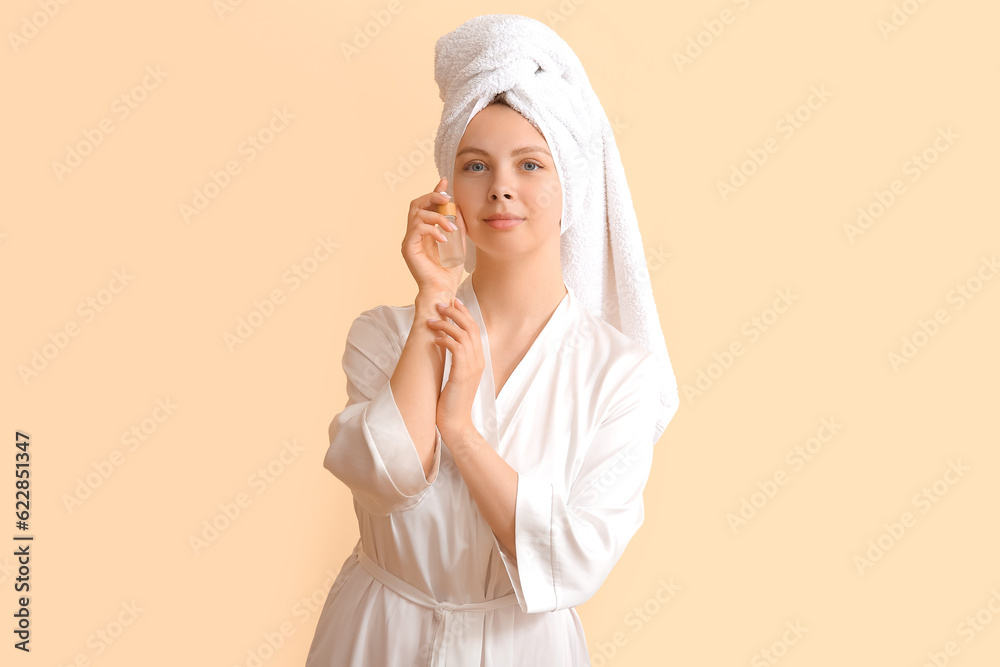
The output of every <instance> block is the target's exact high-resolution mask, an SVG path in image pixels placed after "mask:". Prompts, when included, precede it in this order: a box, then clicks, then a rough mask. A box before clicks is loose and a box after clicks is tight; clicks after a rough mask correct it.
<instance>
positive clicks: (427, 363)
mask: <svg viewBox="0 0 1000 667" xmlns="http://www.w3.org/2000/svg"><path fill="white" fill-rule="evenodd" d="M451 296H452V295H450V294H449V293H447V292H440V293H425V292H420V293H418V294H417V297H416V299H415V300H414V315H413V325H412V327H411V328H410V333H409V335H408V336H407V339H406V343H405V344H404V345H403V351H402V353H401V354H400V357H399V360H398V361H397V362H396V368H395V370H394V371H393V373H392V377H391V378H389V385H390V387H391V389H392V395H393V398H395V399H396V405H397V407H398V408H399V414H400V415H401V416H402V417H403V422H404V423H405V424H406V430H407V432H408V433H409V434H410V438H411V439H412V440H413V444H414V445H415V446H416V449H417V455H418V456H419V458H420V463H421V465H423V468H424V474H425V475H428V474H429V472H430V469H431V467H432V465H433V463H434V456H433V454H434V444H435V442H436V440H437V431H436V428H437V426H436V422H437V400H438V395H439V394H440V393H441V381H442V379H443V375H444V354H443V353H444V350H442V349H440V348H438V346H437V345H435V344H434V337H435V336H436V335H437V332H435V331H434V330H433V329H430V328H429V327H428V326H427V320H428V318H437V319H440V318H441V314H440V313H439V312H438V310H437V308H436V307H435V305H434V304H435V302H438V301H441V302H445V303H450V302H451Z"/></svg>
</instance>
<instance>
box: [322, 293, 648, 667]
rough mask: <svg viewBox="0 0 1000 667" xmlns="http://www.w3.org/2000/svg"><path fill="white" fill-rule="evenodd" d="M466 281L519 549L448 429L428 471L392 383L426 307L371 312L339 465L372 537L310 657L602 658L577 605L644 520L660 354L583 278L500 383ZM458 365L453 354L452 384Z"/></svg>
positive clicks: (351, 564)
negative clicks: (590, 299)
mask: <svg viewBox="0 0 1000 667" xmlns="http://www.w3.org/2000/svg"><path fill="white" fill-rule="evenodd" d="M457 293H458V297H459V298H460V299H462V301H463V302H464V303H465V304H466V306H467V307H468V309H469V311H470V312H471V314H472V316H473V318H474V319H475V321H476V324H477V325H478V326H479V329H480V334H481V338H482V346H483V353H484V357H485V370H484V371H483V376H482V380H481V383H480V386H479V388H478V390H477V394H476V397H475V400H474V403H473V407H472V421H473V424H474V426H475V427H476V429H477V430H478V431H479V432H480V433H481V434H482V435H483V437H484V438H485V439H486V441H487V442H488V443H489V444H490V446H492V447H493V448H494V449H495V450H496V451H497V452H498V453H499V454H500V456H501V457H502V458H503V459H504V460H505V461H506V462H507V463H508V464H509V465H510V466H511V467H512V468H513V469H514V470H515V471H517V473H518V485H517V496H516V505H515V544H516V547H515V551H516V554H517V558H516V560H515V559H514V558H512V557H511V554H510V553H509V552H508V551H507V550H506V548H504V547H503V546H501V544H500V542H499V540H497V538H496V536H495V535H494V533H493V531H492V529H491V528H490V526H489V524H488V523H486V520H485V519H484V518H483V517H482V515H481V514H480V513H479V511H478V507H477V505H476V502H475V500H474V499H473V498H472V495H471V494H470V492H469V489H468V486H467V485H466V483H465V480H464V478H463V477H462V475H461V473H460V472H459V470H458V468H457V467H456V464H455V462H454V459H453V458H452V456H451V453H450V451H449V450H448V448H447V446H446V445H445V444H444V442H443V441H442V439H441V435H440V433H438V438H437V443H436V448H435V463H434V467H433V468H432V470H431V472H430V475H429V476H425V474H424V470H423V467H422V465H421V463H420V460H419V457H418V456H417V452H416V448H415V446H414V443H413V441H412V439H411V438H410V436H409V434H408V431H407V430H406V425H405V423H404V422H403V418H402V416H401V415H400V413H399V408H398V406H397V404H396V402H395V399H394V398H393V394H392V389H391V385H390V383H389V378H390V377H391V375H392V372H393V370H394V368H395V366H396V363H397V361H398V359H399V356H400V354H401V353H402V349H403V346H404V345H405V343H406V339H407V336H408V334H409V331H410V328H411V326H412V323H413V317H414V306H413V305H409V306H405V307H400V306H379V307H377V308H373V309H371V310H367V311H365V312H364V313H362V314H361V315H360V316H359V317H358V318H356V319H355V321H354V322H353V324H352V325H351V328H350V331H349V333H348V338H347V346H346V350H345V352H344V357H343V368H344V372H345V374H346V376H347V393H348V403H347V406H346V407H345V408H344V410H343V411H342V412H340V413H339V414H338V415H337V416H336V417H335V418H334V420H333V423H332V424H331V425H330V447H329V449H328V451H327V453H326V457H325V460H324V465H325V467H326V468H327V469H328V470H329V471H330V472H331V473H333V474H334V475H335V476H336V477H337V478H338V479H340V480H341V481H342V482H343V483H344V484H346V485H347V486H348V487H349V488H350V489H351V492H352V495H353V498H354V510H355V514H356V515H357V519H358V526H359V531H360V540H359V542H358V543H357V546H356V548H355V550H354V552H353V553H352V554H351V555H350V556H349V557H348V558H347V560H346V561H345V562H344V564H343V566H342V569H341V571H340V573H339V575H338V576H337V578H336V580H335V581H334V583H333V585H332V586H331V589H330V593H329V596H328V598H327V601H326V603H325V605H324V607H323V610H322V612H321V614H320V617H319V620H318V623H317V627H316V634H315V637H314V638H313V641H312V645H311V647H310V650H309V656H308V659H307V662H306V665H307V667H333V666H337V667H343V666H347V665H349V666H351V667H411V666H412V665H421V666H422V665H430V666H433V667H441V666H443V665H447V666H450V667H470V666H473V665H490V666H491V667H531V666H534V665H544V666H545V667H553V666H555V665H559V666H560V667H562V666H564V665H565V666H572V667H576V666H581V665H589V664H590V659H589V655H588V650H587V641H586V637H585V634H584V631H583V626H582V624H581V622H580V618H579V616H578V615H577V613H576V610H575V609H574V607H575V606H576V605H579V604H582V603H584V602H586V601H587V600H588V599H590V598H591V597H592V596H593V595H594V593H596V592H597V590H598V589H599V588H600V586H601V584H602V583H603V582H604V581H605V579H606V578H607V576H608V574H609V573H610V571H611V569H612V568H613V567H614V565H615V564H616V563H617V562H618V560H619V558H620V557H621V555H622V553H623V552H624V550H625V547H626V545H627V544H628V543H629V541H630V540H631V539H632V537H633V536H634V534H635V533H636V531H637V530H638V529H639V527H640V526H641V525H642V523H643V519H644V508H643V497H642V493H643V490H644V489H645V486H646V483H647V481H648V477H649V473H650V469H651V466H652V457H653V449H654V444H655V440H654V439H653V424H654V421H655V419H654V418H655V415H656V413H657V411H658V410H659V398H658V394H657V389H658V387H659V378H658V373H659V366H658V364H657V360H656V358H655V356H654V355H653V354H652V353H650V352H649V351H648V350H646V349H645V348H643V347H642V346H640V345H639V344H637V343H636V342H635V341H633V340H631V339H630V338H628V337H627V336H625V335H624V334H622V333H621V332H620V331H618V330H617V329H615V328H614V327H612V326H610V325H609V324H608V323H606V322H604V321H603V320H601V319H599V318H597V317H596V316H595V315H593V314H592V313H590V311H588V310H587V309H586V308H584V307H583V305H582V304H581V303H580V301H579V300H578V299H577V297H576V295H575V293H574V292H573V290H572V288H570V290H569V292H568V293H567V294H566V295H565V296H564V297H563V300H562V301H561V302H560V304H559V306H558V307H557V308H556V309H555V311H554V312H553V314H552V316H551V317H550V318H549V320H548V321H547V322H546V324H545V326H544V327H543V329H542V331H541V332H540V333H539V335H538V336H537V337H536V339H535V340H534V342H533V343H532V345H531V346H530V347H529V349H528V351H527V352H526V353H525V355H524V357H523V358H522V359H521V361H520V362H519V363H518V364H517V366H516V367H515V368H514V371H513V372H512V373H511V375H510V377H509V378H508V379H507V381H506V382H505V383H504V385H503V387H502V388H501V391H500V394H499V395H496V394H495V391H494V386H495V383H494V377H493V372H492V362H491V360H490V346H489V335H488V332H487V330H486V325H485V323H484V322H483V317H482V312H481V311H480V309H479V302H478V300H477V299H476V295H475V290H474V289H473V285H472V276H467V277H466V278H465V280H464V281H463V282H462V283H461V285H460V286H459V289H458V292H457ZM609 360H614V362H613V363H609ZM450 368H451V353H450V352H447V351H446V354H445V365H444V378H443V380H442V388H443V387H444V385H445V384H446V383H447V381H448V380H447V379H448V375H449V372H450ZM362 554H363V555H362ZM365 556H367V559H370V562H367V560H366V559H365ZM363 561H364V562H363ZM390 572H391V573H392V576H386V574H387V573H390ZM376 575H378V576H376ZM394 578H395V579H398V580H401V581H402V582H403V583H402V584H395V583H393V579H394ZM504 596H511V597H509V598H508V599H507V600H502V599H501V598H503V597H504ZM489 601H496V602H493V603H492V605H493V606H494V607H496V608H489V609H486V608H485V607H488V606H490V605H489V604H486V605H483V604H482V603H489ZM463 604H465V605H472V607H470V609H469V610H468V611H465V610H463V609H461V608H458V607H457V606H458V605H463Z"/></svg>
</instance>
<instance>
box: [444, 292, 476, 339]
mask: <svg viewBox="0 0 1000 667" xmlns="http://www.w3.org/2000/svg"><path fill="white" fill-rule="evenodd" d="M452 303H453V305H450V306H448V305H446V306H445V307H444V308H442V307H440V306H438V312H440V313H441V314H443V315H446V316H448V317H450V318H451V319H453V320H454V321H455V323H456V324H458V326H460V327H462V329H463V330H465V331H468V332H469V334H470V336H471V335H472V334H473V333H479V327H478V325H476V321H475V320H474V319H473V318H472V314H471V313H470V312H469V310H468V308H466V307H465V305H464V304H459V303H458V302H457V300H455V299H453V300H452Z"/></svg>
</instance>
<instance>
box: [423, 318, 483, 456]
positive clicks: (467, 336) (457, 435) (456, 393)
mask: <svg viewBox="0 0 1000 667" xmlns="http://www.w3.org/2000/svg"><path fill="white" fill-rule="evenodd" d="M438 313H440V315H441V319H439V320H438V321H437V322H428V323H427V326H429V327H430V328H431V329H433V330H434V331H436V332H437V333H438V334H439V337H438V338H436V339H435V340H434V342H435V343H436V344H437V345H440V346H442V347H445V348H447V349H448V350H449V351H450V352H451V369H450V370H449V371H448V382H447V383H446V384H445V386H444V389H442V390H441V395H440V396H439V397H438V403H437V427H438V430H439V431H440V432H441V439H442V440H444V441H445V443H446V444H447V443H449V442H450V443H452V444H456V445H457V444H458V443H460V442H461V441H462V438H463V437H465V436H466V435H468V434H469V432H470V431H471V429H473V428H474V426H473V424H472V403H473V401H474V400H475V398H476V392H477V391H478V390H479V383H480V380H481V379H482V377H483V369H484V368H485V367H486V361H485V358H484V357H483V341H482V337H481V336H480V333H479V326H478V325H477V324H476V321H475V320H474V319H473V318H472V314H471V313H469V310H468V309H467V308H466V307H465V305H464V304H462V303H460V302H459V301H458V300H457V299H455V300H454V302H453V304H452V305H450V306H447V307H445V308H442V307H441V306H438ZM449 317H450V318H451V319H452V320H454V321H453V322H449V321H448V320H447V319H446V318H449ZM450 446H451V445H449V447H450Z"/></svg>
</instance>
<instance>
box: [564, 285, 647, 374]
mask: <svg viewBox="0 0 1000 667" xmlns="http://www.w3.org/2000/svg"><path fill="white" fill-rule="evenodd" d="M576 306H577V307H576V308H575V309H574V310H575V312H574V317H573V322H572V323H571V325H570V330H569V331H567V332H566V333H567V340H569V341H572V340H573V339H574V338H576V339H578V340H579V341H581V342H583V341H589V343H590V344H589V345H588V346H586V347H588V348H589V350H590V352H591V353H592V354H597V355H600V356H605V357H606V358H607V360H608V361H613V362H614V363H616V364H626V365H630V366H632V367H639V366H648V367H654V366H655V363H656V356H655V355H654V354H653V353H652V352H651V351H650V350H648V349H646V348H645V347H644V346H642V345H640V344H639V343H637V342H636V341H634V340H632V338H630V337H629V336H628V335H627V334H625V333H623V332H622V331H619V330H618V328H616V327H615V326H614V325H612V324H609V323H608V322H606V321H604V320H603V319H602V318H600V317H598V316H597V315H595V314H594V313H592V312H591V311H590V310H589V309H588V308H586V307H585V306H584V305H583V304H582V303H580V302H579V301H577V302H576ZM581 347H582V345H581Z"/></svg>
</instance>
